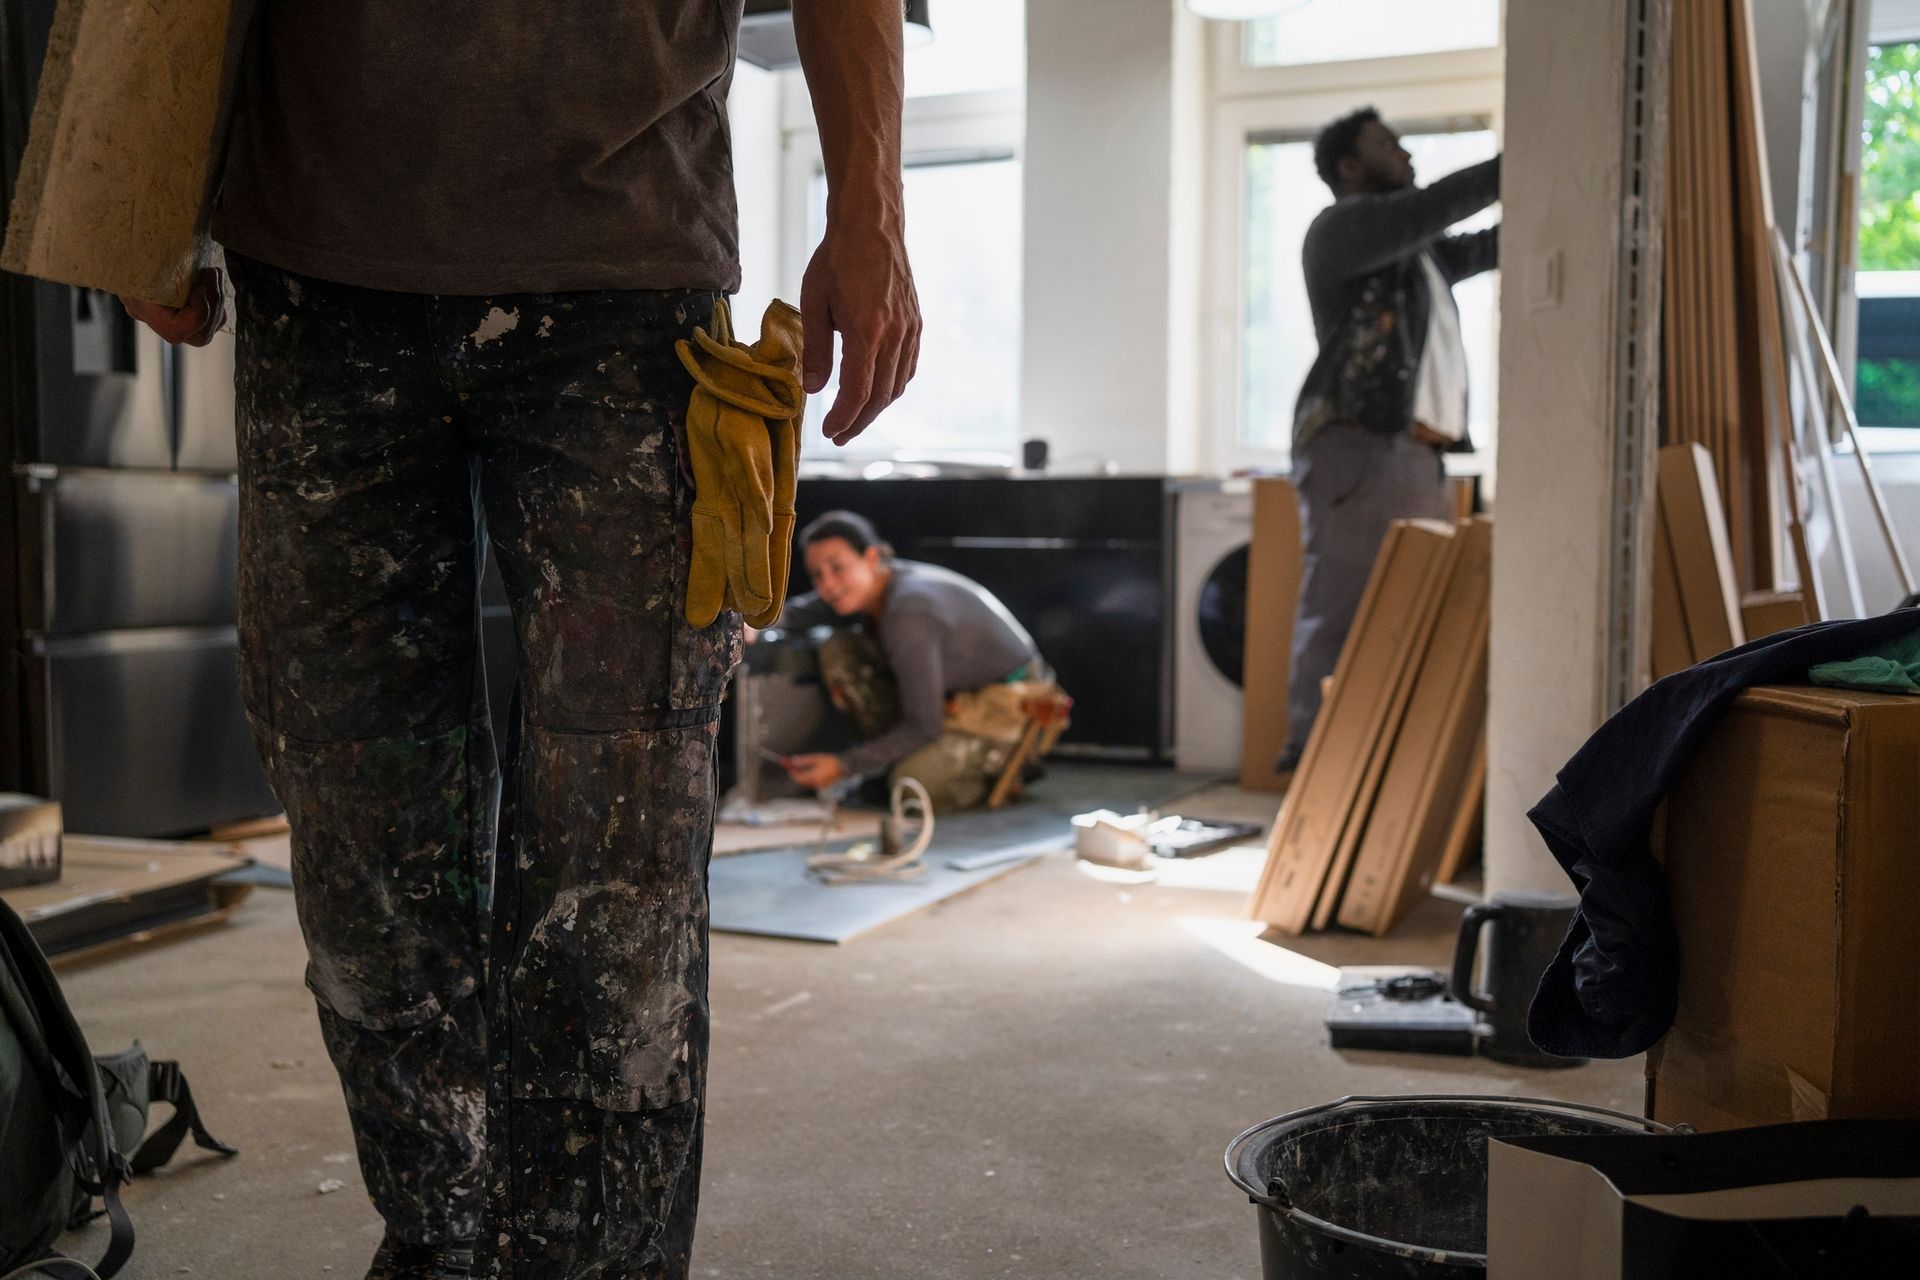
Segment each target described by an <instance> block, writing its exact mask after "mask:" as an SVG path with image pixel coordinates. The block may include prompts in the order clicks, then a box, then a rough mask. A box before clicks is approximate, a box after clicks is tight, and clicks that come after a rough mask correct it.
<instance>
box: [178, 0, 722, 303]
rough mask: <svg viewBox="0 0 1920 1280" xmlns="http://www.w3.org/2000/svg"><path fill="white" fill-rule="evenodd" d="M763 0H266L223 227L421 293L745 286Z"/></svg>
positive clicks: (256, 245) (230, 156) (271, 249)
mask: <svg viewBox="0 0 1920 1280" xmlns="http://www.w3.org/2000/svg"><path fill="white" fill-rule="evenodd" d="M742 3H743V0H611V2H610V0H548V2H547V3H530V2H529V0H263V3H262V5H261V13H260V17H259V20H258V21H259V30H258V32H257V37H258V42H257V44H256V45H255V46H254V51H253V54H252V56H251V58H250V60H249V63H248V66H247V68H246V71H245V74H244V76H243V79H242V84H241V88H240V94H239V98H238V101H237V103H236V106H235V117H234V124H233V132H232V136H231V140H230V142H229V143H228V148H227V164H226V173H225V177H224V180H223V184H222V189H221V194H220V201H219V205H218V207H217V210H216V213H215V216H214V224H213V231H214V237H215V238H216V239H217V240H219V241H220V242H221V243H222V244H225V245H227V246H228V247H229V248H232V249H235V250H238V251H239V252H241V253H244V254H246V255H247V256H249V257H254V258H259V259H261V260H262V261H265V262H269V263H272V264H273V265H275V266H278V267H281V268H283V269H285V270H288V271H294V272H299V273H301V274H303V275H311V276H315V277H318V278H320V279H325V280H335V281H339V282H341V283H344V284H355V285H363V286H366V287H369V288H376V289H395V290H401V291H404V292H410V293H452V294H474V295H485V294H493V293H537V292H550V291H558V290H568V289H670V288H696V289H717V290H723V291H728V292H731V291H732V290H735V289H737V288H739V285H740V263H739V244H738V227H737V212H736V209H735V204H734V193H733V152H732V145H731V142H730V140H729V135H728V130H727V113H726V98H727V90H728V88H729V86H730V85H731V83H732V79H733V60H734V47H735V42H736V40H737V37H738V33H739V26H740V13H741V7H742Z"/></svg>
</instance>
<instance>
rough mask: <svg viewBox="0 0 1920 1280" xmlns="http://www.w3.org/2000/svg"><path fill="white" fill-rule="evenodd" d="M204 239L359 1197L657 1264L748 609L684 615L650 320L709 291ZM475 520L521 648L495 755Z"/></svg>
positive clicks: (668, 373) (307, 915) (264, 670)
mask: <svg viewBox="0 0 1920 1280" xmlns="http://www.w3.org/2000/svg"><path fill="white" fill-rule="evenodd" d="M231 265H232V268H233V271H232V274H233V277H234V281H235V286H236V289H237V292H238V296H239V320H238V324H239V352H238V373H237V391H238V408H239V430H240V437H241V439H240V459H241V461H240V468H241V528H240V601H241V605H240V651H241V679H242V685H243V688H244V692H245V697H246V704H247V708H248V712H249V715H250V716H251V719H252V722H253V729H254V734H255V738H256V741H257V744H258V746H259V748H260V751H261V754H262V756H263V758H264V759H265V761H266V765H267V769H268V773H269V776H270V777H271V779H272V781H273V785H274V788H275V791H276V793H277V794H278V796H279V798H280V800H281V803H283V804H284V805H285V806H286V810H287V815H288V819H289V821H290V823H291V824H292V827H293V859H294V860H293V875H294V888H295V894H296V900H297V904H298V912H299V918H300V925H301V929H302V932H303V933H304V934H305V937H306V941H307V949H308V954H309V965H308V969H307V985H308V986H309V988H310V989H311V990H312V992H313V994H314V996H315V998H316V1000H317V1001H318V1003H319V1006H320V1023H321V1029H322V1032H323V1034H324V1037H325V1040H326V1043H327V1047H328V1050H329V1052H330V1054H331V1056H332V1058H333V1061H334V1065H335V1066H336V1068H337V1069H338V1071H339V1074H340V1078H341V1083H342V1086H343V1089H344V1092H345V1094H346V1100H347V1106H348V1110H349V1113H350V1116H351V1119H352V1123H353V1129H354V1134H355V1139H356V1142H357V1145H358V1148H359V1153H360V1164H361V1169H362V1172H363V1173H364V1175H365V1179H366V1184H367V1188H368V1191H369V1193H370V1194H371V1196H372V1198H373V1201H374V1204H375V1207H376V1208H377V1209H378V1210H379V1212H380V1213H381V1215H382V1216H383V1217H384V1218H385V1219H386V1222H387V1224H388V1230H389V1232H390V1233H391V1234H394V1235H397V1236H399V1237H400V1238H402V1239H406V1240H410V1241H417V1242H423V1243H441V1242H446V1241H453V1240H464V1239H472V1238H475V1237H477V1244H476V1249H477V1254H478V1258H479V1263H478V1264H477V1274H487V1275H498V1276H511V1277H519V1278H522V1280H524V1278H528V1277H539V1278H541V1280H545V1278H547V1277H556V1278H557V1277H569V1278H571V1277H587V1276H595V1277H602V1276H605V1277H611V1276H623V1277H626V1276H633V1277H667V1276H672V1277H679V1276H684V1275H685V1274H686V1269H687V1265H688V1255H689V1253H690V1250H691V1246H692V1237H693V1222H694V1212H695V1205H696V1202H697V1192H698V1188H699V1178H700V1137H701V1118H702V1105H703V1097H704V1089H705V1078H706V1047H707V1026H708V1015H707V897H706V892H707V891H706V867H707V859H708V856H709V853H710V850H711V835H712V820H713V789H714V763H715V761H714V743H715V735H716V730H717V723H718V716H719V707H720V702H721V698H722V695H723V693H724V690H725V686H726V682H727V678H728V676H729V674H730V673H731V671H732V668H733V665H734V663H735V662H736V661H737V659H738V657H739V645H740V637H739V622H738V618H737V617H736V616H735V615H732V614H723V615H721V619H720V621H718V622H717V623H715V624H714V625H713V626H711V627H707V628H703V629H702V628H694V627H691V626H689V625H687V623H686V622H685V619H684V616H683V614H682V599H683V597H684V594H685V589H686V577H687V568H688V563H689V552H690V545H689V536H690V535H689V512H690V509H691V505H692V493H691V484H690V482H689V481H688V479H687V478H686V472H685V469H684V467H683V465H682V459H683V450H682V446H681V444H680V442H679V440H678V438H677V429H678V426H679V423H680V414H681V411H682V410H683V409H684V407H685V405H686V403H687V397H688V394H689V392H690V389H691V384H690V381H689V379H688V377H687V375H686V373H685V372H684V371H683V370H682V368H681V366H680V364H679V361H678V360H677V358H676V357H675V355H674V351H673V343H674V341H675V339H678V338H681V337H684V336H687V335H688V334H689V333H690V331H691V330H692V328H693V327H694V326H695V325H697V324H705V323H707V322H708V319H709V317H710V315H711V312H712V307H713V301H714V295H712V294H708V293H689V292H674V293H649V292H619V291H614V292H604V293H573V294H556V295H551V296H545V295H520V296H513V297H501V298H460V297H429V296H422V295H408V294H396V293H383V292H378V291H372V290H365V289H356V288H349V287H346V286H342V285H336V284H328V283H322V282H320V281H316V280H311V279H306V278H304V277H299V276H294V275H290V274H287V273H285V272H282V271H279V270H276V269H274V268H271V267H267V266H264V265H262V264H259V263H252V262H247V261H245V260H239V259H235V260H234V261H233V262H232V264H231ZM483 539H490V541H491V544H492V546H493V549H494V552H495V554H496V555H497V556H498V558H499V563H500V567H501V569H502V574H503V577H504V580H505V582H506V586H507V592H508V596H509V599H510V602H511V604H512V606H513V614H514V624H515V628H516V632H517V635H518V638H519V644H520V654H521V659H520V662H521V665H520V669H519V678H518V686H517V692H516V694H515V699H514V700H515V704H516V705H515V708H514V712H513V715H512V716H511V717H510V720H511V723H512V726H513V727H512V730H511V732H510V733H509V735H508V736H509V738H510V739H511V740H510V741H509V742H507V743H505V744H502V747H503V749H501V750H499V751H496V744H495V743H494V741H493V739H492V735H491V732H490V730H489V727H488V726H489V718H488V707H487V703H486V694H485V686H484V684H483V682H482V672H481V665H480V661H479V609H478V585H479V574H480V569H481V565H482V551H481V548H482V546H483V545H484V542H483ZM496 798H498V803H497V808H496ZM496 812H497V823H496ZM496 826H497V839H496ZM496 848H497V850H498V855H497V857H496V856H495V850H496Z"/></svg>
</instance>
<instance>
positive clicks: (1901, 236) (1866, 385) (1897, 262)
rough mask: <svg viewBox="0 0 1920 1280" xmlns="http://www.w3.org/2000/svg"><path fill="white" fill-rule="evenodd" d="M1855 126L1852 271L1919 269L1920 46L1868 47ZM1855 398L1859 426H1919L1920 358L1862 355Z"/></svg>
mask: <svg viewBox="0 0 1920 1280" xmlns="http://www.w3.org/2000/svg"><path fill="white" fill-rule="evenodd" d="M1862 125H1863V134H1864V136H1863V137H1862V139H1861V142H1862V146H1863V155H1862V164H1861V173H1860V254H1859V269H1860V270H1861V271H1917V270H1920V43H1907V44H1886V45H1875V46H1874V47H1873V48H1872V49H1871V50H1870V51H1869V54H1868V61H1867V98H1866V107H1865V110H1864V111H1863V113H1862ZM1866 324H1867V320H1866V317H1865V316H1864V315H1863V316H1862V328H1863V329H1864V328H1865V326H1866ZM1913 337H1914V346H1915V349H1916V356H1920V334H1915V335H1913ZM1855 400H1856V408H1857V410H1858V412H1859V414H1860V420H1861V421H1862V422H1864V423H1867V424H1869V425H1873V426H1900V427H1916V426H1920V358H1915V359H1904V358H1900V357H1896V356H1881V357H1878V358H1873V359H1862V360H1861V361H1860V362H1859V364H1858V365H1857V367H1856V369H1855Z"/></svg>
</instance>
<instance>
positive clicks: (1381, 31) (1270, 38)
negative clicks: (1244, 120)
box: [1243, 0, 1500, 67]
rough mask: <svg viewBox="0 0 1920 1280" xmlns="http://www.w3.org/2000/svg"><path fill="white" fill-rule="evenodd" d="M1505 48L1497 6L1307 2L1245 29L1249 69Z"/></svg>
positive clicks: (1483, 1) (1493, 1)
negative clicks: (1460, 50)
mask: <svg viewBox="0 0 1920 1280" xmlns="http://www.w3.org/2000/svg"><path fill="white" fill-rule="evenodd" d="M1499 43H1500V0H1459V2H1457V3H1446V4H1441V3H1435V0H1309V2H1308V3H1306V4H1303V5H1302V6H1301V7H1300V8H1298V9H1294V10H1292V11H1290V12H1288V13H1283V14H1281V15H1280V16H1278V17H1275V18H1262V19H1259V20H1258V21H1254V22H1249V23H1247V24H1246V44H1245V51H1244V55H1243V56H1244V58H1245V60H1246V65H1248V66H1250V67H1297V66H1306V65H1309V64H1311V63H1319V62H1357V61H1360V60H1363V59H1372V58H1398V57H1406V56H1409V55H1413V54H1423V53H1445V52H1451V51H1453V50H1457V49H1491V48H1493V47H1495V46H1497V45H1498V44H1499Z"/></svg>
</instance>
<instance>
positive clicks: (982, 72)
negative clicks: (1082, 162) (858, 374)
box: [781, 0, 1027, 465]
mask: <svg viewBox="0 0 1920 1280" xmlns="http://www.w3.org/2000/svg"><path fill="white" fill-rule="evenodd" d="M1026 12H1027V7H1026V0H932V12H931V14H930V15H929V16H930V19H931V22H932V25H933V32H934V36H933V42H932V43H931V44H928V45H925V46H923V47H920V48H916V49H909V50H908V51H907V63H906V73H907V97H908V99H909V101H908V103H907V109H906V115H905V118H904V120H903V133H902V138H901V150H902V154H903V157H904V171H903V178H904V185H905V194H906V215H907V253H908V257H909V259H910V260H911V261H912V263H913V271H914V284H915V286H916V287H917V288H918V290H919V294H920V312H921V319H922V322H923V324H924V326H925V327H924V334H923V337H922V339H921V352H920V365H919V369H918V371H917V372H916V374H915V375H914V379H913V382H912V383H911V384H910V385H909V386H908V388H907V391H906V394H905V395H903V396H902V397H901V398H900V399H898V400H896V401H895V402H894V403H893V404H892V405H890V406H889V407H888V408H887V410H886V412H885V413H883V414H882V415H881V416H880V418H879V420H878V421H877V422H875V423H874V425H873V426H871V427H869V428H868V429H867V430H866V431H865V432H864V433H863V434H862V435H861V436H860V437H859V439H857V440H855V441H854V442H853V443H852V444H850V445H848V446H847V447H846V448H844V449H842V448H840V447H838V446H835V445H831V444H829V443H827V441H826V438H825V437H824V436H823V435H822V434H821V432H820V423H821V421H822V420H823V419H824V418H825V417H826V413H827V410H828V409H829V408H831V407H832V404H833V398H834V396H835V395H836V394H837V393H838V391H839V387H838V385H837V384H829V385H828V386H827V387H825V388H823V389H822V390H821V392H820V393H819V394H818V395H815V396H812V397H810V398H809V399H808V401H807V416H806V431H805V433H804V435H803V437H802V450H803V452H804V453H805V454H806V455H807V456H809V457H812V458H815V459H818V460H826V459H832V460H833V461H835V462H841V463H844V462H853V463H855V464H859V463H862V462H868V463H871V462H877V461H882V460H888V459H895V458H900V459H914V458H928V459H939V460H943V461H976V462H983V463H989V464H992V465H1005V464H1008V463H1011V462H1012V461H1013V460H1014V459H1015V458H1016V457H1017V455H1018V452H1019V438H1020V339H1021V285H1022V279H1023V272H1022V264H1021V254H1022V251H1023V248H1024V245H1023V243H1022V238H1021V228H1022V225H1023V211H1022V207H1021V201H1022V183H1021V173H1022V170H1021V159H1020V150H1021V145H1022V141H1023V137H1024V132H1025V94H1024V88H1025V84H1026ZM784 92H785V105H784V107H783V111H784V113H785V119H786V140H787V147H786V153H787V154H786V159H785V161H784V166H785V177H784V179H783V181H784V184H785V195H784V197H783V200H782V204H783V206H784V208H785V210H786V211H787V212H786V214H785V218H786V224H787V225H786V231H785V235H784V244H783V249H782V255H781V256H782V259H783V261H784V267H783V272H782V274H783V276H784V278H785V281H786V287H787V289H788V290H789V293H788V296H790V297H798V296H799V288H800V282H801V279H802V275H803V273H804V271H805V269H806V266H807V262H808V260H809V259H810V258H811V257H812V256H813V251H814V250H815V249H816V248H818V247H819V244H820V240H821V237H822V236H823V235H824V234H825V230H826V179H825V178H824V177H823V176H822V165H821V156H820V136H819V132H818V129H817V127H816V126H815V124H814V120H813V114H812V109H811V107H810V105H809V103H808V100H807V94H806V86H805V84H804V82H803V81H802V80H801V77H800V75H799V73H798V72H791V73H788V81H787V84H786V86H785V90H784Z"/></svg>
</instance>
